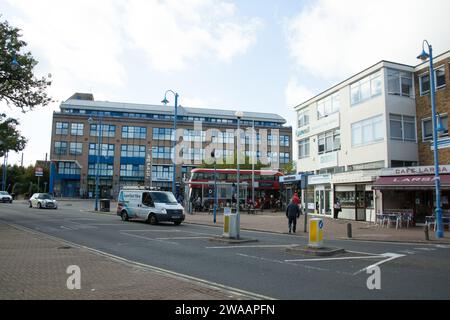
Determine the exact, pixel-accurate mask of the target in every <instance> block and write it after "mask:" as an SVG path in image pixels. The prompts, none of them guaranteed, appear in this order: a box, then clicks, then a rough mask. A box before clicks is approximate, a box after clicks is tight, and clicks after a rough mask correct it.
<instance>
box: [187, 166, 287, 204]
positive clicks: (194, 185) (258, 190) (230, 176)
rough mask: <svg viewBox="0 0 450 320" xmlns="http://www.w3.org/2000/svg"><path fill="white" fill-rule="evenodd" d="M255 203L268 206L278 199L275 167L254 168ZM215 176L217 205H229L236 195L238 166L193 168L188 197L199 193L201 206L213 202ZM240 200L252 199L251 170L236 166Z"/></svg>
mask: <svg viewBox="0 0 450 320" xmlns="http://www.w3.org/2000/svg"><path fill="white" fill-rule="evenodd" d="M253 173H254V181H255V185H254V192H255V195H254V197H255V207H256V208H260V207H261V205H263V207H264V208H269V207H270V206H272V205H274V203H275V202H276V200H277V199H280V183H279V177H280V176H282V175H283V173H282V172H278V171H274V170H254V171H253ZM214 177H216V186H217V201H218V204H219V206H220V207H221V206H225V205H226V206H229V205H231V204H232V202H233V195H236V193H237V190H236V184H237V169H217V170H214V169H202V168H198V169H192V171H191V178H190V180H189V182H188V184H189V200H190V201H191V202H193V201H195V200H196V199H197V198H198V197H200V199H201V201H202V206H203V207H212V204H213V203H214ZM239 184H240V188H239V189H240V193H239V199H240V202H241V204H242V203H243V202H246V203H248V202H249V201H251V199H252V170H239Z"/></svg>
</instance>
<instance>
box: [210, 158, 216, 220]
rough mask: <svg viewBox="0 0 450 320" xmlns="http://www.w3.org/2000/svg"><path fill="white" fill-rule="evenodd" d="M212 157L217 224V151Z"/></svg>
mask: <svg viewBox="0 0 450 320" xmlns="http://www.w3.org/2000/svg"><path fill="white" fill-rule="evenodd" d="M211 157H212V158H214V205H213V215H214V223H216V214H217V166H216V149H213V151H211Z"/></svg>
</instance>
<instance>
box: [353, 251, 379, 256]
mask: <svg viewBox="0 0 450 320" xmlns="http://www.w3.org/2000/svg"><path fill="white" fill-rule="evenodd" d="M345 252H350V253H357V254H367V255H369V256H379V254H377V253H370V252H362V251H352V250H345Z"/></svg>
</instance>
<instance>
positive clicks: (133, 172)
mask: <svg viewBox="0 0 450 320" xmlns="http://www.w3.org/2000/svg"><path fill="white" fill-rule="evenodd" d="M120 176H121V177H133V178H143V177H144V165H143V164H137V165H136V164H121V165H120Z"/></svg>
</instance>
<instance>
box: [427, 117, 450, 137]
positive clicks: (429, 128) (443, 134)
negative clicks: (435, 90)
mask: <svg viewBox="0 0 450 320" xmlns="http://www.w3.org/2000/svg"><path fill="white" fill-rule="evenodd" d="M436 120H437V121H440V122H441V127H442V129H443V130H442V131H439V132H438V135H439V137H446V136H448V115H440V116H439V117H437V118H436ZM438 128H439V126H438ZM422 138H423V141H427V140H433V123H432V120H431V118H428V119H424V120H422Z"/></svg>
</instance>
